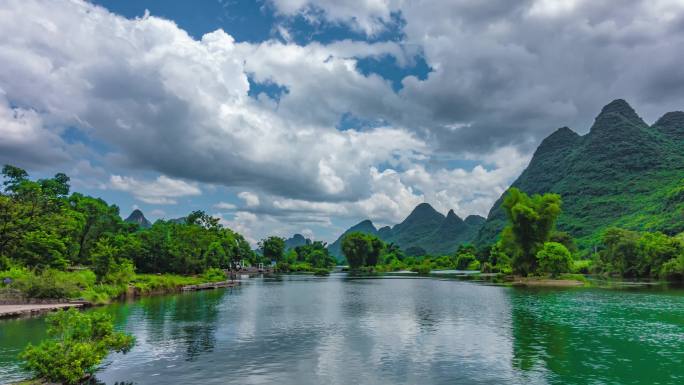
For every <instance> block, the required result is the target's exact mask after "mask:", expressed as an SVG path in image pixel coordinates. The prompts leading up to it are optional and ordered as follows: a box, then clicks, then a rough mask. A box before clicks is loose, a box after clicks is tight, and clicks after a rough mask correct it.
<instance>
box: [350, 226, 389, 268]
mask: <svg viewBox="0 0 684 385" xmlns="http://www.w3.org/2000/svg"><path fill="white" fill-rule="evenodd" d="M384 248H385V244H384V242H382V241H381V240H380V239H379V238H378V237H376V236H374V235H370V234H364V233H360V232H355V233H351V234H347V235H346V236H345V237H344V238H343V239H342V252H343V253H344V256H345V258H347V262H348V263H349V267H350V268H352V269H358V268H359V267H362V266H375V265H377V264H378V262H379V259H380V255H382V253H383V250H384Z"/></svg>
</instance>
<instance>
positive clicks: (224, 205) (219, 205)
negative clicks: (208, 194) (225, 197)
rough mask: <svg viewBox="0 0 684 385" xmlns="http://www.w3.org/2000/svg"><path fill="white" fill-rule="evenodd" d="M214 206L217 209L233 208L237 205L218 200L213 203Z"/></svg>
mask: <svg viewBox="0 0 684 385" xmlns="http://www.w3.org/2000/svg"><path fill="white" fill-rule="evenodd" d="M214 208H216V209H219V210H228V211H230V210H235V209H236V208H237V206H235V205H234V204H232V203H227V202H219V203H217V204H215V205H214Z"/></svg>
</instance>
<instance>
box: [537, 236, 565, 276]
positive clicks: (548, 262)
mask: <svg viewBox="0 0 684 385" xmlns="http://www.w3.org/2000/svg"><path fill="white" fill-rule="evenodd" d="M571 265H572V255H570V252H569V251H568V249H567V248H566V247H565V246H563V245H562V244H560V243H557V242H546V243H544V246H543V247H542V248H541V250H539V251H538V252H537V266H538V267H537V271H538V272H539V273H547V274H551V276H552V277H557V276H558V275H560V274H561V273H567V272H569V271H570V266H571Z"/></svg>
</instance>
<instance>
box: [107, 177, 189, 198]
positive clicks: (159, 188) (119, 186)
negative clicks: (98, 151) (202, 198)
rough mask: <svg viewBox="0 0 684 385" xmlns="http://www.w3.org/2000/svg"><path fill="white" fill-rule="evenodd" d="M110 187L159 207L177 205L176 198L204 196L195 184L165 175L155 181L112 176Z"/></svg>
mask: <svg viewBox="0 0 684 385" xmlns="http://www.w3.org/2000/svg"><path fill="white" fill-rule="evenodd" d="M108 187H110V188H112V189H114V190H119V191H125V192H128V193H130V194H132V195H133V196H134V197H135V198H136V199H138V200H140V201H142V202H145V203H149V204H159V205H168V204H176V203H177V202H176V199H175V198H180V197H186V196H194V195H200V194H202V191H201V190H200V189H199V187H197V186H196V185H195V184H191V183H188V182H185V181H182V180H179V179H172V178H169V177H167V176H165V175H161V176H159V177H157V179H155V180H153V181H142V180H138V179H135V178H132V177H128V176H120V175H112V176H111V177H110V178H109V186H108Z"/></svg>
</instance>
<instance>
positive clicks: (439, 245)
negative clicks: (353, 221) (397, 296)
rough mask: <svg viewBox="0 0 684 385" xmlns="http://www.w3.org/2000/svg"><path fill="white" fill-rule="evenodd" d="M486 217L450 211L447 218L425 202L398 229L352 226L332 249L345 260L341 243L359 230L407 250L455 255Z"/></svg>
mask: <svg viewBox="0 0 684 385" xmlns="http://www.w3.org/2000/svg"><path fill="white" fill-rule="evenodd" d="M484 221H485V218H482V217H480V216H477V215H471V216H469V217H468V218H466V220H463V219H461V218H459V217H458V215H456V213H454V211H453V210H450V211H449V213H448V214H447V216H446V217H445V216H444V215H443V214H441V213H439V212H438V211H437V210H435V209H434V208H433V207H432V206H430V205H429V204H428V203H421V204H419V205H418V206H416V208H415V209H413V211H412V212H411V214H409V216H408V217H406V219H404V221H402V222H401V223H399V224H397V225H395V226H394V227H390V226H385V227H382V228H380V229H379V230H376V228H375V226H374V225H373V223H372V222H371V221H370V220H365V221H363V222H360V223H359V224H357V225H355V226H352V227H351V228H350V229H348V230H347V231H345V232H344V234H342V235H341V236H340V237H339V238H338V239H337V240H336V241H335V242H333V243H332V244H331V245H330V246H329V247H328V250H329V251H330V253H331V254H332V255H334V256H335V257H337V258H338V259H341V258H342V250H341V242H342V238H344V236H345V235H347V234H349V233H351V232H355V231H359V232H362V233H367V234H374V235H377V236H378V237H379V238H380V239H382V240H383V241H385V242H387V243H395V244H397V245H398V246H399V247H401V248H402V249H403V250H404V251H406V250H409V249H413V250H416V251H418V250H420V249H422V250H423V251H424V252H426V253H429V254H433V255H443V254H452V253H453V252H455V251H456V249H457V248H458V246H459V245H460V244H461V243H468V242H471V241H472V240H473V239H474V237H475V236H476V235H477V233H478V230H479V229H480V227H481V226H482V224H483V223H484Z"/></svg>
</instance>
